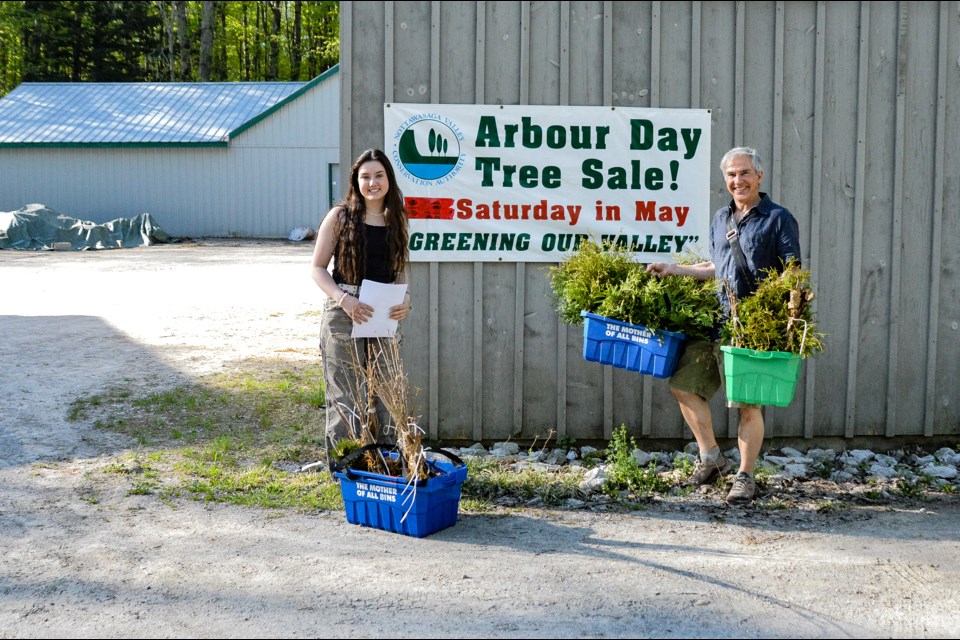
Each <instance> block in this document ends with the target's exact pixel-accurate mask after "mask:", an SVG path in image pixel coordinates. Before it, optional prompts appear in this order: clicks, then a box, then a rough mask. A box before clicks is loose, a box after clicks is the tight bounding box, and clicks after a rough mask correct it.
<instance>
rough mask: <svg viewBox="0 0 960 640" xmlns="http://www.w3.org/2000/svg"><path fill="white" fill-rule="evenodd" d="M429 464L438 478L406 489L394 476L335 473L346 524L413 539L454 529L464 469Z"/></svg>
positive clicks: (351, 471) (439, 462) (444, 463)
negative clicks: (338, 481) (341, 497)
mask: <svg viewBox="0 0 960 640" xmlns="http://www.w3.org/2000/svg"><path fill="white" fill-rule="evenodd" d="M389 455H393V456H396V454H389ZM428 462H429V464H430V465H431V466H432V467H433V468H434V470H436V471H437V472H438V473H439V475H435V476H432V477H430V478H427V479H426V480H420V481H417V482H415V483H413V484H410V485H409V486H408V484H407V480H406V479H404V478H398V477H395V476H387V475H383V474H379V473H370V472H368V471H358V470H354V469H349V470H346V471H337V472H335V473H334V474H333V475H334V476H335V477H337V478H338V479H339V480H340V491H341V493H342V495H343V505H344V507H345V508H346V513H347V522H349V523H350V524H358V525H361V526H364V527H373V528H375V529H383V530H384V531H392V532H393V533H402V534H403V535H407V536H413V537H415V538H422V537H424V536H428V535H430V534H431V533H436V532H437V531H440V530H441V529H446V528H447V527H452V526H453V525H455V524H456V523H457V513H458V511H459V509H460V489H461V487H462V486H463V483H464V481H465V480H466V479H467V467H466V466H462V465H461V466H458V465H456V464H454V463H452V462H447V461H445V460H429V461H428Z"/></svg>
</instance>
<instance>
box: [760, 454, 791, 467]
mask: <svg viewBox="0 0 960 640" xmlns="http://www.w3.org/2000/svg"><path fill="white" fill-rule="evenodd" d="M763 461H764V462H769V463H770V464H775V465H777V466H778V467H782V466H784V465H786V464H789V463H790V458H787V457H784V456H763Z"/></svg>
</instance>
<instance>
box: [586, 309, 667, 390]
mask: <svg viewBox="0 0 960 640" xmlns="http://www.w3.org/2000/svg"><path fill="white" fill-rule="evenodd" d="M580 315H581V316H582V317H583V318H584V324H583V358H584V360H589V361H590V362H599V363H601V364H609V365H612V366H614V367H619V368H620V369H628V370H629V371H637V372H639V373H642V374H643V375H647V376H653V377H654V378H669V377H670V376H672V375H673V370H674V369H676V368H677V359H678V358H679V357H680V348H681V347H682V346H683V341H684V338H685V336H684V335H683V334H682V333H674V332H672V331H662V330H661V331H651V330H650V329H647V328H646V327H642V326H640V325H636V324H629V323H626V322H620V321H619V320H612V319H610V318H605V317H603V316H598V315H596V314H594V313H589V312H587V311H581V312H580Z"/></svg>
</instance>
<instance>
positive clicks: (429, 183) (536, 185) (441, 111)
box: [384, 104, 710, 262]
mask: <svg viewBox="0 0 960 640" xmlns="http://www.w3.org/2000/svg"><path fill="white" fill-rule="evenodd" d="M384 135H385V140H384V151H386V152H387V154H388V155H389V156H390V158H391V160H392V161H393V164H394V170H395V172H396V175H397V181H398V184H399V186H400V189H401V190H402V191H403V194H404V197H405V202H406V207H407V211H408V214H409V216H410V257H411V259H412V260H415V261H457V262H476V261H505V262H559V261H560V260H562V259H563V258H564V254H566V253H567V252H569V251H571V250H573V249H575V248H576V247H577V245H578V244H579V243H580V241H581V240H583V239H584V238H590V239H592V240H595V241H597V242H611V243H616V244H619V245H621V246H624V247H626V248H628V249H629V250H630V251H634V252H636V254H637V259H638V260H640V261H643V262H653V261H672V260H673V258H674V256H675V255H676V254H680V253H683V252H685V251H688V250H690V251H694V252H695V253H697V254H699V255H701V256H705V255H706V246H707V233H708V229H709V224H710V211H709V201H710V184H709V181H710V112H709V111H707V110H703V109H639V108H622V109H621V108H611V107H558V106H535V105H534V106H526V105H524V106H500V105H424V104H387V105H385V106H384Z"/></svg>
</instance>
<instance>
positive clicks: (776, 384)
mask: <svg viewBox="0 0 960 640" xmlns="http://www.w3.org/2000/svg"><path fill="white" fill-rule="evenodd" d="M720 350H721V351H723V374H724V377H725V378H726V384H727V400H730V401H731V402H743V403H746V404H764V405H773V406H776V407H786V406H787V405H789V404H790V403H791V402H793V394H794V392H795V391H796V390H797V379H798V378H799V377H800V356H798V355H797V354H795V353H787V352H785V351H755V350H753V349H741V348H740V347H731V346H728V345H722V346H721V347H720Z"/></svg>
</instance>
